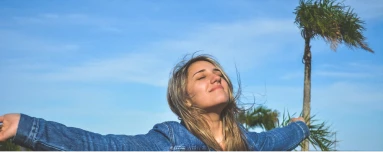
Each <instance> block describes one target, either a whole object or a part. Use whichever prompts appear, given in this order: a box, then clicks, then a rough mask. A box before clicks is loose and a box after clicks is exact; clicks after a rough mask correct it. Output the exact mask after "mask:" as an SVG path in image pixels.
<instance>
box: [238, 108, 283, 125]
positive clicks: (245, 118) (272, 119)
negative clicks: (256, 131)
mask: <svg viewBox="0 0 383 152" xmlns="http://www.w3.org/2000/svg"><path fill="white" fill-rule="evenodd" d="M278 116H279V112H278V111H276V110H271V109H268V108H267V107H264V106H258V107H256V108H251V109H248V110H246V111H241V112H240V113H239V114H238V115H237V118H238V121H239V122H240V123H241V124H244V125H245V128H246V129H250V128H251V129H253V128H256V127H260V128H262V129H265V130H271V129H273V128H275V127H276V126H277V125H278Z"/></svg>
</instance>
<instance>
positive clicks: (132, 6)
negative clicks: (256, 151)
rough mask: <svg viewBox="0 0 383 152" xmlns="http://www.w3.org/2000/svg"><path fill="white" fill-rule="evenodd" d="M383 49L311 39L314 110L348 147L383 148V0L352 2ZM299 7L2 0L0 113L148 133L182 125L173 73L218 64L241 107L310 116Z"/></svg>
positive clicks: (222, 1)
mask: <svg viewBox="0 0 383 152" xmlns="http://www.w3.org/2000/svg"><path fill="white" fill-rule="evenodd" d="M345 4H347V5H350V6H352V7H353V8H354V9H355V12H356V13H358V14H359V16H360V17H361V18H362V20H364V21H365V23H366V24H365V27H366V31H365V32H364V34H365V36H366V37H367V42H368V44H369V45H370V47H371V48H372V49H373V50H374V51H375V52H376V53H375V54H372V53H367V52H366V51H364V50H360V49H354V50H351V49H349V48H347V47H345V46H343V45H341V46H339V48H338V50H337V52H333V51H331V50H330V47H329V45H328V44H326V43H325V42H323V41H322V40H321V39H317V40H314V41H313V43H312V52H313V69H312V113H313V114H317V118H318V119H320V120H324V121H327V122H328V123H329V124H332V128H333V129H334V130H336V131H338V133H337V138H338V140H340V141H341V142H340V143H338V144H337V149H338V150H383V144H381V143H382V142H383V130H382V129H381V126H382V125H383V118H382V115H383V93H382V92H383V53H382V49H383V46H382V42H381V41H382V40H381V39H382V37H383V1H381V0H366V1H357V0H346V1H345ZM297 5H298V1H297V0H288V1H283V2H282V1H276V0H272V1H267V2H266V1H252V0H236V1H230V0H210V1H203V0H197V1H182V2H181V1H175V0H166V1H161V2H160V1H152V0H148V1H123V0H110V1H106V0H88V1H86V0H84V1H74V0H68V1H43V0H36V1H12V0H2V1H0V14H2V15H1V16H0V84H1V85H0V105H1V111H0V114H4V113H9V112H17V113H25V114H28V115H31V116H36V117H41V118H44V119H46V120H53V121H57V122H61V123H63V124H65V125H67V126H74V127H79V128H83V129H86V130H89V131H93V132H98V133H102V134H130V135H134V134H142V133H146V132H147V131H148V130H150V129H151V128H152V126H153V125H154V124H156V123H160V122H163V121H169V120H177V118H176V117H175V115H174V114H173V113H172V112H171V111H170V110H169V108H168V105H167V101H166V86H167V81H168V78H169V73H170V71H171V69H172V67H173V66H174V65H175V64H176V63H177V62H178V61H180V59H181V58H182V57H183V56H184V55H185V54H188V53H193V52H195V51H201V53H207V54H211V55H213V56H215V57H216V58H217V59H218V61H220V62H221V64H222V65H223V67H224V69H225V70H226V71H227V72H228V74H229V75H230V77H231V78H232V79H233V80H236V79H237V78H236V72H235V71H236V68H235V66H236V67H237V70H238V72H239V73H240V75H241V82H242V87H243V88H242V89H243V98H242V102H245V103H246V102H247V103H249V102H250V103H251V102H254V100H253V97H255V103H257V104H264V105H266V106H267V107H269V108H272V109H276V110H279V111H280V112H283V110H284V109H288V110H289V111H290V112H291V113H294V112H297V113H299V112H300V111H301V107H302V96H303V95H302V94H303V64H302V63H301V57H302V55H303V46H304V43H303V39H302V37H301V36H300V31H299V29H298V28H297V26H296V25H295V24H294V18H295V16H294V14H293V13H292V12H293V11H294V8H295V7H296V6H297Z"/></svg>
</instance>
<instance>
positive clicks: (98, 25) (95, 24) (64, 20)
mask: <svg viewBox="0 0 383 152" xmlns="http://www.w3.org/2000/svg"><path fill="white" fill-rule="evenodd" d="M33 15H34V14H31V15H30V16H14V17H13V18H12V20H11V21H9V22H11V23H12V22H13V23H14V24H15V25H29V26H34V25H38V26H77V27H81V26H85V27H88V28H89V27H91V29H95V30H99V31H104V32H112V33H121V32H122V31H123V29H122V28H120V27H119V26H120V24H121V23H124V22H122V21H118V19H116V18H112V17H108V18H105V17H99V16H92V15H88V14H80V13H69V14H59V13H42V14H36V15H34V16H33Z"/></svg>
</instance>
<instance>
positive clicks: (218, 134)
mask: <svg viewBox="0 0 383 152" xmlns="http://www.w3.org/2000/svg"><path fill="white" fill-rule="evenodd" d="M204 117H205V118H206V121H207V123H208V124H209V127H210V131H211V133H212V135H213V136H214V138H215V140H216V141H217V142H218V143H219V144H221V143H222V142H223V141H224V138H225V137H224V134H223V124H222V119H221V116H220V114H218V113H207V114H204Z"/></svg>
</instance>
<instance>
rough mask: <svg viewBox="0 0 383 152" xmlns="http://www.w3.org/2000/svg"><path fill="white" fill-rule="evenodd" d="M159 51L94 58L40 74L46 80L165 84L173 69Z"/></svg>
mask: <svg viewBox="0 0 383 152" xmlns="http://www.w3.org/2000/svg"><path fill="white" fill-rule="evenodd" d="M168 67H169V64H168V63H167V61H166V59H162V58H159V57H158V56H156V54H150V53H131V54H127V55H124V56H122V57H119V58H113V59H103V60H93V61H86V62H84V63H81V64H80V65H78V66H70V67H64V68H62V69H57V70H53V71H51V72H48V73H45V74H42V75H41V76H39V77H40V78H41V79H46V80H59V81H75V82H76V81H81V82H99V81H101V82H139V83H143V84H151V85H155V86H166V84H167V80H168V76H169V71H170V68H168Z"/></svg>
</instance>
